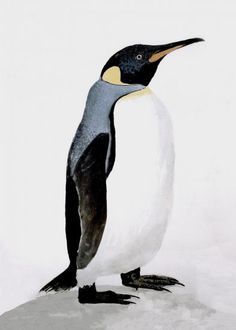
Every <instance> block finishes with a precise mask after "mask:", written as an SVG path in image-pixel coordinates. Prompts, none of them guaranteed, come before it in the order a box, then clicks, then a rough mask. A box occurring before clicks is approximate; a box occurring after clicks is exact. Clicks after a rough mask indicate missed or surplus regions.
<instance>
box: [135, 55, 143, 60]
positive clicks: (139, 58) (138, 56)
mask: <svg viewBox="0 0 236 330" xmlns="http://www.w3.org/2000/svg"><path fill="white" fill-rule="evenodd" d="M135 58H136V60H138V61H140V60H141V59H142V58H143V55H142V54H138V55H136V57H135Z"/></svg>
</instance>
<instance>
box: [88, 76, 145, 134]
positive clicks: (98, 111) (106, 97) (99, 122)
mask: <svg viewBox="0 0 236 330" xmlns="http://www.w3.org/2000/svg"><path fill="white" fill-rule="evenodd" d="M144 88H145V86H143V85H138V84H137V85H115V84H111V83H108V82H106V81H103V80H101V79H99V80H98V81H96V82H95V84H94V85H93V86H92V87H91V88H90V90H89V93H88V97H87V101H86V106H85V110H84V115H83V119H82V121H83V122H84V123H86V125H89V126H90V127H94V126H96V127H97V129H99V130H101V131H103V129H104V128H105V127H108V126H110V125H109V117H110V113H111V110H112V109H113V107H114V104H115V103H116V102H117V101H118V100H119V99H120V98H121V97H123V96H125V95H128V94H131V93H133V92H136V91H140V90H142V89H144Z"/></svg>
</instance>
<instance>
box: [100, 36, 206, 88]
mask: <svg viewBox="0 0 236 330" xmlns="http://www.w3.org/2000/svg"><path fill="white" fill-rule="evenodd" d="M199 41H203V39H201V38H193V39H187V40H182V41H178V42H174V43H169V44H166V45H160V46H150V45H133V46H128V47H126V48H123V49H121V50H120V51H119V52H117V53H116V54H114V55H113V56H112V57H111V58H110V59H109V60H108V62H107V63H106V64H105V66H104V68H103V69H102V73H101V78H102V79H103V80H105V81H107V82H110V83H113V84H119V85H120V84H142V85H144V86H147V85H148V84H149V83H150V81H151V79H152V77H153V76H154V74H155V72H156V70H157V67H158V65H159V63H160V62H161V60H162V59H163V58H164V57H165V56H166V55H167V54H169V53H170V52H172V51H174V50H176V49H178V48H181V47H184V46H187V45H190V44H192V43H195V42H199Z"/></svg>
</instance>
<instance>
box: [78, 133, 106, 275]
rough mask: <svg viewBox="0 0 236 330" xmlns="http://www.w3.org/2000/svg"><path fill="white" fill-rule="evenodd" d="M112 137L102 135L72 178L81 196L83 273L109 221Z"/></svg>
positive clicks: (94, 141) (80, 258) (84, 155)
mask: <svg viewBox="0 0 236 330" xmlns="http://www.w3.org/2000/svg"><path fill="white" fill-rule="evenodd" d="M108 146H109V134H107V133H101V134H99V135H97V137H96V138H95V139H94V140H93V141H92V142H91V143H90V145H89V146H88V147H87V148H86V150H85V151H84V153H83V154H82V156H81V157H80V159H79V161H78V163H77V165H76V168H75V171H74V175H73V180H74V182H75V185H76V190H77V193H78V196H79V215H80V223H81V238H80V243H79V249H78V255H77V267H78V268H79V269H82V268H84V267H86V266H87V265H88V263H89V262H90V261H91V259H92V258H93V257H94V256H95V254H96V252H97V249H98V247H99V244H100V242H101V239H102V235H103V231H104V228H105V223H106V218H107V201H106V158H107V152H108Z"/></svg>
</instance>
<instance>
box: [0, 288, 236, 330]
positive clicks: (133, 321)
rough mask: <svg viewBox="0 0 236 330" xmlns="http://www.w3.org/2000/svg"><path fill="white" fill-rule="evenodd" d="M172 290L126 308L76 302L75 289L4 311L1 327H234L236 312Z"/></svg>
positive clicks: (5, 329)
mask: <svg viewBox="0 0 236 330" xmlns="http://www.w3.org/2000/svg"><path fill="white" fill-rule="evenodd" d="M107 288H108V289H113V290H116V292H130V293H134V292H133V291H132V290H131V289H127V288H121V287H114V286H112V287H106V289H107ZM99 289H104V288H102V287H100V288H99ZM174 291H175V293H174V294H169V293H161V294H158V293H155V292H143V291H142V292H141V291H140V292H139V293H138V296H139V297H140V299H139V300H138V301H137V304H136V305H131V306H128V307H127V306H120V305H105V304H102V305H92V306H91V305H86V306H85V305H78V303H77V301H76V297H77V292H75V291H72V292H69V293H62V294H55V295H48V296H44V297H40V298H38V299H37V300H34V301H32V302H30V303H26V304H24V305H21V306H19V307H17V308H16V309H14V310H13V311H11V312H8V313H6V314H4V315H3V316H2V317H1V318H0V329H2V330H32V329H37V330H45V329H55V330H64V329H67V328H69V329H71V330H73V329H81V330H89V329H97V330H120V329H129V330H143V329H153V330H154V329H158V330H163V329H178V330H183V329H186V330H190V329H200V330H212V329H214V330H218V329H219V330H222V329H224V330H230V329H231V330H233V329H235V324H236V323H235V322H236V315H235V316H232V315H229V314H226V313H223V312H219V311H216V310H215V309H213V308H210V307H208V306H206V305H204V304H203V303H200V302H199V301H197V300H196V299H195V298H194V296H193V295H192V294H191V293H190V292H188V290H187V292H186V291H185V292H183V290H181V289H180V288H179V289H175V290H174ZM135 294H137V293H136V291H135ZM136 300H137V299H136Z"/></svg>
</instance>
